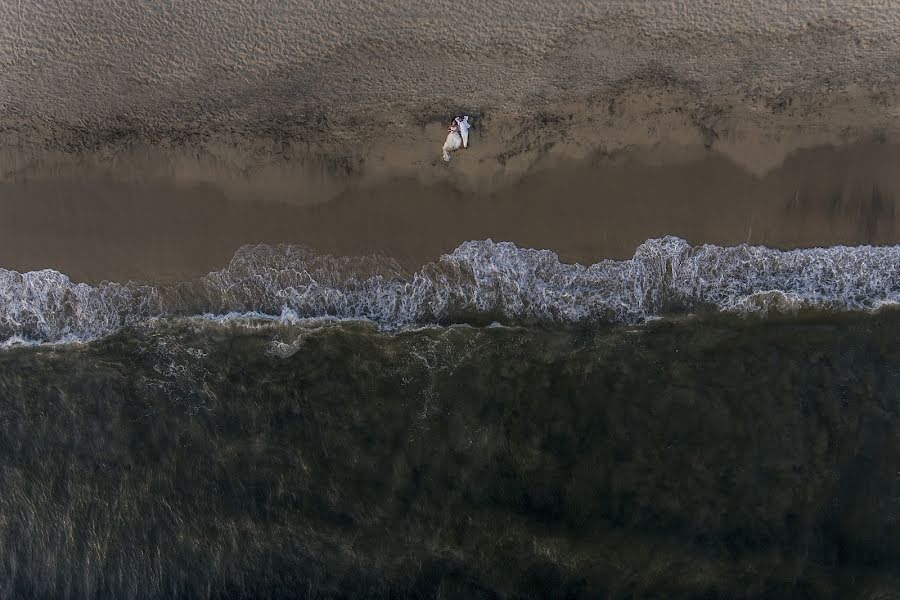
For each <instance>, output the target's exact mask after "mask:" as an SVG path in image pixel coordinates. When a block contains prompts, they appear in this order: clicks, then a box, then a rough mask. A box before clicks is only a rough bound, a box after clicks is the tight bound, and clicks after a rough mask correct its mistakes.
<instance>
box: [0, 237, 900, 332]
mask: <svg viewBox="0 0 900 600" xmlns="http://www.w3.org/2000/svg"><path fill="white" fill-rule="evenodd" d="M898 300H900V246H892V247H871V246H859V247H845V246H836V247H831V248H816V249H804V250H790V251H780V250H773V249H770V248H765V247H760V246H749V245H741V246H734V247H720V246H713V245H702V246H691V245H690V244H688V243H687V242H686V241H684V240H682V239H679V238H675V237H665V238H660V239H653V240H648V241H646V242H644V243H643V244H641V245H640V246H639V247H638V248H637V250H636V252H635V255H634V257H633V258H632V259H630V260H623V261H614V260H604V261H600V262H598V263H595V264H593V265H590V266H583V265H579V264H566V263H562V262H560V260H559V258H558V257H557V255H556V254H555V253H553V252H551V251H549V250H531V249H522V248H518V247H517V246H515V245H514V244H512V243H508V242H501V243H496V242H493V241H491V240H484V241H470V242H466V243H464V244H462V245H461V246H459V247H458V248H457V249H456V250H455V251H454V252H453V253H451V254H448V255H444V256H442V257H441V258H440V259H439V260H438V261H436V262H433V263H429V264H427V265H425V266H424V267H422V268H421V269H420V270H418V271H417V272H415V273H412V274H409V273H407V272H405V271H404V270H403V269H402V268H401V267H400V266H399V265H398V264H397V263H396V262H395V261H393V260H391V259H386V258H381V257H351V258H340V257H333V256H328V255H320V254H317V253H315V252H313V251H311V250H309V249H306V248H302V247H297V246H288V245H281V246H267V245H258V246H244V247H242V248H240V249H239V250H238V252H237V253H236V254H235V256H234V258H233V259H232V260H231V262H230V264H229V265H228V266H227V267H226V268H224V269H222V270H219V271H214V272H212V273H209V274H208V275H207V276H205V277H203V278H201V279H199V280H197V281H193V282H187V283H182V284H177V285H166V286H147V285H135V284H126V283H103V284H100V285H97V286H90V285H87V284H84V283H73V282H72V281H71V280H70V279H69V278H68V277H66V276H65V275H63V274H61V273H59V272H57V271H52V270H44V271H34V272H28V273H18V272H16V271H9V270H3V269H0V342H2V341H11V340H25V341H36V342H42V343H47V342H65V341H75V340H80V341H87V340H91V339H95V338H97V337H101V336H103V335H106V334H109V333H111V332H114V331H116V330H117V329H119V328H121V327H123V326H127V325H131V324H135V323H139V322H142V321H145V320H148V319H152V318H165V317H186V316H187V317H190V316H201V315H204V316H206V317H207V318H208V317H209V316H219V317H221V318H225V319H228V318H232V316H234V315H253V314H255V315H258V316H270V317H273V318H280V319H285V318H286V317H285V315H287V316H289V317H290V318H289V319H288V320H290V321H292V322H296V321H298V320H305V319H321V318H335V319H366V320H370V321H372V322H374V323H376V324H377V325H379V326H380V327H383V328H385V329H400V328H408V327H414V326H420V325H428V324H452V323H465V322H480V321H485V320H487V321H491V320H498V319H499V320H501V321H503V322H506V323H529V322H547V323H579V322H605V323H622V324H638V323H642V322H644V321H647V320H648V319H653V318H656V317H658V316H659V315H661V314H672V313H678V312H691V311H696V310H700V309H719V310H723V311H733V312H740V313H749V312H766V311H768V310H771V309H777V310H782V311H784V310H797V309H801V308H821V309H829V310H874V309H877V308H879V307H881V306H883V305H885V304H893V303H896V302H898ZM234 318H236V317H234Z"/></svg>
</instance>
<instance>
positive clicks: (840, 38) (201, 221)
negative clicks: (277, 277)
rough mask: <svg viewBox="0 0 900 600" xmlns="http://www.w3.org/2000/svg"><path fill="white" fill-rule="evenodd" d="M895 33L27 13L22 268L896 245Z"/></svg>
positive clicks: (1, 91)
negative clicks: (448, 149)
mask: <svg viewBox="0 0 900 600" xmlns="http://www.w3.org/2000/svg"><path fill="white" fill-rule="evenodd" d="M460 21H461V22H462V23H463V24H462V26H460V25H458V23H459V22H460ZM452 24H456V25H452ZM898 30H900V6H898V5H896V3H883V2H874V1H853V2H851V1H843V2H841V1H836V2H829V3H821V2H814V1H797V2H791V3H784V2H775V1H764V2H756V3H746V2H742V1H738V0H697V1H695V2H691V3H684V2H652V3H648V2H637V1H624V0H619V1H610V2H603V3H599V2H597V3H557V2H542V1H541V2H538V1H534V2H513V1H508V2H507V1H505V0H504V1H498V2H494V3H490V6H489V7H487V6H485V5H483V3H478V2H475V1H474V0H457V1H454V2H444V1H438V2H433V3H427V4H422V3H421V2H413V1H411V0H410V1H407V0H397V1H394V2H391V3H364V2H354V1H343V0H335V1H333V2H328V3H321V2H314V1H312V0H306V1H302V2H300V1H298V2H255V3H244V2H239V1H238V0H219V1H217V2H214V3H175V4H172V5H168V6H163V5H157V4H155V3H149V4H145V3H134V2H109V3H103V4H96V3H94V4H90V5H85V3H83V2H76V1H74V0H69V1H68V2H65V1H64V2H60V3H56V4H54V5H53V6H49V5H47V6H44V5H42V4H41V3H6V4H3V5H2V6H0V49H2V50H3V51H2V52H0V266H2V267H7V268H15V269H18V270H24V269H37V268H44V267H52V268H56V269H59V270H62V271H64V272H66V273H68V274H70V275H71V276H73V277H74V278H76V279H84V280H97V279H104V278H109V279H130V278H136V279H143V280H157V279H179V278H185V277H193V276H196V275H199V274H202V273H204V272H206V271H208V270H210V269H212V268H216V267H219V266H222V265H223V264H225V263H226V262H227V260H228V258H229V257H230V256H231V255H232V254H233V252H234V250H235V249H236V248H237V247H238V246H239V245H240V244H243V243H259V242H268V243H274V242H292V243H301V244H306V245H309V246H312V247H314V248H316V249H319V250H321V251H325V252H333V253H339V254H357V253H369V252H379V253H385V254H390V255H393V256H395V257H397V258H399V259H400V260H401V261H402V262H403V263H404V264H406V265H407V266H409V267H410V268H414V267H416V266H418V265H420V264H421V263H422V262H424V261H426V260H431V259H433V258H435V257H436V256H438V255H439V254H440V253H442V252H447V251H449V250H452V249H453V248H454V247H455V246H456V245H458V244H459V243H460V242H462V241H464V240H466V239H479V238H487V237H490V238H493V239H495V240H511V241H514V242H516V243H518V244H521V245H524V246H533V247H542V248H551V249H553V250H556V251H557V252H559V254H560V255H561V257H562V258H563V259H565V260H578V261H582V262H590V261H594V260H597V259H598V258H602V257H620V258H621V257H627V256H630V255H631V253H632V252H633V251H634V248H635V246H636V245H637V244H639V243H640V242H641V241H643V240H645V239H647V238H649V237H655V236H661V235H679V236H682V237H685V238H687V239H688V240H690V241H691V242H695V243H700V242H714V243H720V244H735V243H743V242H747V241H750V242H752V243H761V244H768V245H773V246H778V247H796V246H822V245H833V244H838V243H844V244H858V243H877V244H892V243H896V242H897V241H898V238H897V233H896V232H897V228H896V211H895V201H896V198H897V192H898V191H900V176H898V169H897V166H898V165H900V162H898V159H900V150H898V146H897V145H895V144H897V143H900V76H898V73H900V36H897V35H896V32H897V31H898ZM461 111H465V112H468V113H470V114H472V115H473V116H474V117H475V129H474V130H473V133H472V136H473V137H472V148H471V149H470V150H468V151H466V152H465V153H458V155H456V156H455V157H454V160H453V162H452V163H451V164H450V165H446V164H444V163H442V162H441V161H440V159H439V148H440V145H441V143H442V141H443V137H444V135H445V129H444V127H445V125H444V123H445V121H446V120H447V119H448V118H449V117H450V116H451V115H453V114H455V113H458V112H461Z"/></svg>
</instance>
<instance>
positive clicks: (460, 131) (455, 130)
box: [442, 115, 472, 162]
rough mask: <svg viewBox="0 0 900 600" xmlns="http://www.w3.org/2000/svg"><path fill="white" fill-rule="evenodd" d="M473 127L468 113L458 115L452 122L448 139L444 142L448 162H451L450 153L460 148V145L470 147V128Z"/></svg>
mask: <svg viewBox="0 0 900 600" xmlns="http://www.w3.org/2000/svg"><path fill="white" fill-rule="evenodd" d="M471 127H472V125H471V124H470V123H469V116H468V115H466V116H464V117H456V118H455V119H453V120H452V121H451V122H450V127H448V128H447V130H448V131H449V132H450V133H449V134H448V135H447V141H446V142H444V148H443V150H444V151H443V153H442V156H443V157H444V160H445V161H446V162H450V153H451V152H453V151H454V150H459V148H460V147H462V148H468V147H469V129H471Z"/></svg>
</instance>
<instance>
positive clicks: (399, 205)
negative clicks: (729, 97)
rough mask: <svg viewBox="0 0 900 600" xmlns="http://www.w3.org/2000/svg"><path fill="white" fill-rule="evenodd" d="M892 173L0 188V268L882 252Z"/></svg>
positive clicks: (703, 172) (163, 270)
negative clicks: (266, 257) (661, 249)
mask: <svg viewBox="0 0 900 600" xmlns="http://www.w3.org/2000/svg"><path fill="white" fill-rule="evenodd" d="M679 153H680V155H681V156H682V157H686V158H682V159H681V160H675V159H674V158H673V157H675V156H676V155H678V154H679ZM465 159H466V157H465V156H464V155H460V156H459V157H458V160H459V161H460V162H462V161H464V160H465ZM898 164H900V146H898V145H892V144H888V143H868V144H855V145H848V146H845V147H840V148H832V147H822V148H816V149H810V150H801V151H797V152H795V153H793V154H792V155H790V156H789V157H788V158H787V160H785V161H784V163H782V164H781V165H780V166H779V167H777V168H774V169H772V170H770V171H769V172H768V173H766V174H764V175H757V174H753V173H750V172H749V171H747V170H746V169H744V168H743V167H741V166H739V165H737V164H735V162H734V161H732V160H731V159H729V158H727V157H725V156H723V155H721V154H719V153H717V152H715V151H709V150H705V149H704V148H702V147H700V148H681V149H678V148H668V149H657V150H655V151H653V152H649V151H646V150H644V151H633V152H622V153H617V154H614V155H595V156H592V157H589V158H587V159H584V160H580V161H576V160H566V161H561V162H560V161H557V162H556V163H554V165H553V166H552V167H547V168H543V169H535V170H534V171H533V172H531V173H529V174H527V175H525V176H524V177H523V178H521V179H519V180H517V181H515V182H514V183H512V184H511V185H509V186H506V187H499V188H498V189H496V190H493V191H491V192H490V193H485V194H478V193H471V192H466V191H461V190H459V189H457V188H454V187H453V186H452V185H450V184H449V183H448V182H444V183H435V182H432V183H422V182H421V181H418V180H415V179H410V178H403V179H394V180H389V181H383V182H380V183H377V184H375V183H373V184H365V183H360V184H358V185H356V186H354V187H353V188H351V189H349V190H347V191H345V192H343V193H342V194H341V195H340V196H339V197H337V198H336V199H334V200H331V201H329V202H325V203H320V204H316V205H308V206H304V205H296V204H287V203H279V202H272V201H267V200H266V199H265V198H263V197H261V198H259V199H257V200H256V201H248V200H245V199H244V200H240V201H238V200H235V199H233V198H229V197H228V195H227V193H225V192H224V191H223V190H221V189H217V188H216V187H215V186H213V185H209V184H205V185H180V184H174V183H172V182H171V181H168V180H160V181H157V182H155V183H148V182H143V183H140V184H136V183H123V182H117V181H115V180H111V179H102V178H93V179H91V178H84V177H81V178H76V177H73V176H66V177H58V178H43V179H42V180H40V181H33V180H27V181H24V182H4V183H2V184H0V193H2V197H3V199H4V201H3V202H2V203H0V265H2V266H3V267H5V268H12V269H16V270H20V271H25V270H36V269H42V268H54V269H57V270H60V271H62V272H64V273H66V274H68V275H69V276H70V277H72V278H73V279H75V280H80V281H88V282H95V281H99V280H103V279H109V280H118V281H123V280H140V281H172V280H179V279H190V278H194V277H198V276H201V275H203V274H205V273H207V272H209V271H210V270H213V269H217V268H220V267H222V266H224V265H226V264H227V263H228V261H229V259H230V258H231V256H232V255H233V253H234V251H235V250H236V249H237V248H238V247H239V246H241V245H242V244H247V243H269V244H275V243H295V244H303V245H307V246H310V247H312V248H314V249H316V250H317V251H320V252H324V253H330V254H337V255H359V254H371V253H377V254H384V255H389V256H392V257H395V258H397V259H398V260H399V261H400V262H401V263H402V264H403V265H404V266H405V267H407V268H409V269H415V268H417V267H419V266H420V265H422V264H423V263H425V262H427V261H430V260H434V259H435V258H437V257H438V256H440V254H442V253H446V252H450V251H452V250H453V249H454V248H455V247H457V246H458V245H459V244H460V243H462V242H464V241H466V240H471V239H484V238H492V239H494V240H495V241H500V240H506V241H512V242H515V243H516V244H518V245H520V246H523V247H533V248H549V249H552V250H554V251H556V252H557V253H558V254H559V255H560V257H561V258H562V259H563V260H565V261H569V262H581V263H591V262H595V261H597V260H599V259H602V258H619V259H621V258H629V257H630V256H632V254H633V252H634V249H635V247H636V246H637V245H638V244H640V243H641V242H643V241H644V240H646V239H648V238H653V237H660V236H664V235H676V236H680V237H683V238H685V239H687V240H688V241H690V242H691V243H695V244H698V243H714V244H722V245H733V244H741V243H746V242H750V243H752V244H763V245H767V246H771V247H778V248H795V247H813V246H830V245H836V244H848V245H853V244H895V243H897V242H898V241H900V238H898V231H900V222H898V221H900V215H898V211H897V210H896V202H897V198H898V196H900V170H898V169H897V168H896V165H898Z"/></svg>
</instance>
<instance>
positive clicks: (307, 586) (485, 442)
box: [0, 238, 900, 598]
mask: <svg viewBox="0 0 900 600" xmlns="http://www.w3.org/2000/svg"><path fill="white" fill-rule="evenodd" d="M898 267H900V247H889V248H873V247H852V248H851V247H847V248H842V247H836V248H827V249H813V250H797V251H791V252H782V251H775V250H770V249H766V248H760V247H750V246H739V247H732V248H721V247H716V246H690V245H689V244H688V243H686V242H684V241H683V240H679V239H676V238H663V239H658V240H649V241H647V242H645V243H644V244H642V245H641V246H640V247H639V248H638V249H637V250H636V253H635V256H634V258H633V259H631V260H628V261H603V262H600V263H597V264H594V265H590V266H579V265H567V264H563V263H560V261H559V260H558V259H557V257H556V256H555V255H554V254H553V253H551V252H548V251H539V250H526V249H520V248H517V247H515V246H514V245H512V244H506V243H494V242H491V241H474V242H468V243H466V244H463V245H462V246H460V247H459V248H458V249H457V250H456V251H455V252H453V253H452V254H450V255H447V256H444V257H442V258H441V259H440V260H439V261H437V262H435V263H432V264H429V265H426V266H424V267H423V268H422V269H420V270H419V271H418V272H415V273H407V272H405V271H404V270H403V269H402V268H400V267H399V266H398V265H397V264H396V263H394V262H393V261H391V260H389V259H384V258H378V257H360V258H334V257H329V256H321V255H317V254H315V253H313V252H311V251H309V250H307V249H303V248H298V247H292V246H280V247H269V246H253V247H245V248H242V249H241V250H240V251H238V252H237V254H236V255H235V257H234V259H233V260H232V261H231V263H230V264H229V265H228V266H227V267H226V268H225V269H222V270H221V271H216V272H213V273H210V274H209V275H208V276H207V277H205V278H202V279H200V280H197V281H193V282H186V283H183V284H178V285H167V286H142V285H133V284H121V283H104V284H100V285H96V286H89V285H85V284H75V283H73V282H71V281H70V280H69V279H68V278H66V277H65V276H64V275H62V274H60V273H57V272H54V271H40V272H33V273H16V272H13V271H0V339H2V340H3V344H4V348H3V349H2V350H0V457H2V462H0V484H2V487H0V489H2V490H3V493H2V494H0V596H2V597H9V598H12V597H20V598H48V597H54V598H65V597H72V598H74V597H78V598H84V597H108V598H171V597H191V598H194V597H202V598H222V597H309V598H342V597H370V598H519V597H533V598H545V597H586V598H588V597H590V598H595V597H611V598H635V597H667V598H674V597H689V598H694V597H717V598H763V597H766V598H769V597H792V598H822V597H852V598H890V597H898V596H897V590H900V566H898V565H900V419H898V416H900V391H898V385H900V340H898V333H900V312H898V311H897V310H896V309H895V308H894V304H896V302H897V300H898V297H900V275H898V273H900V270H898Z"/></svg>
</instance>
